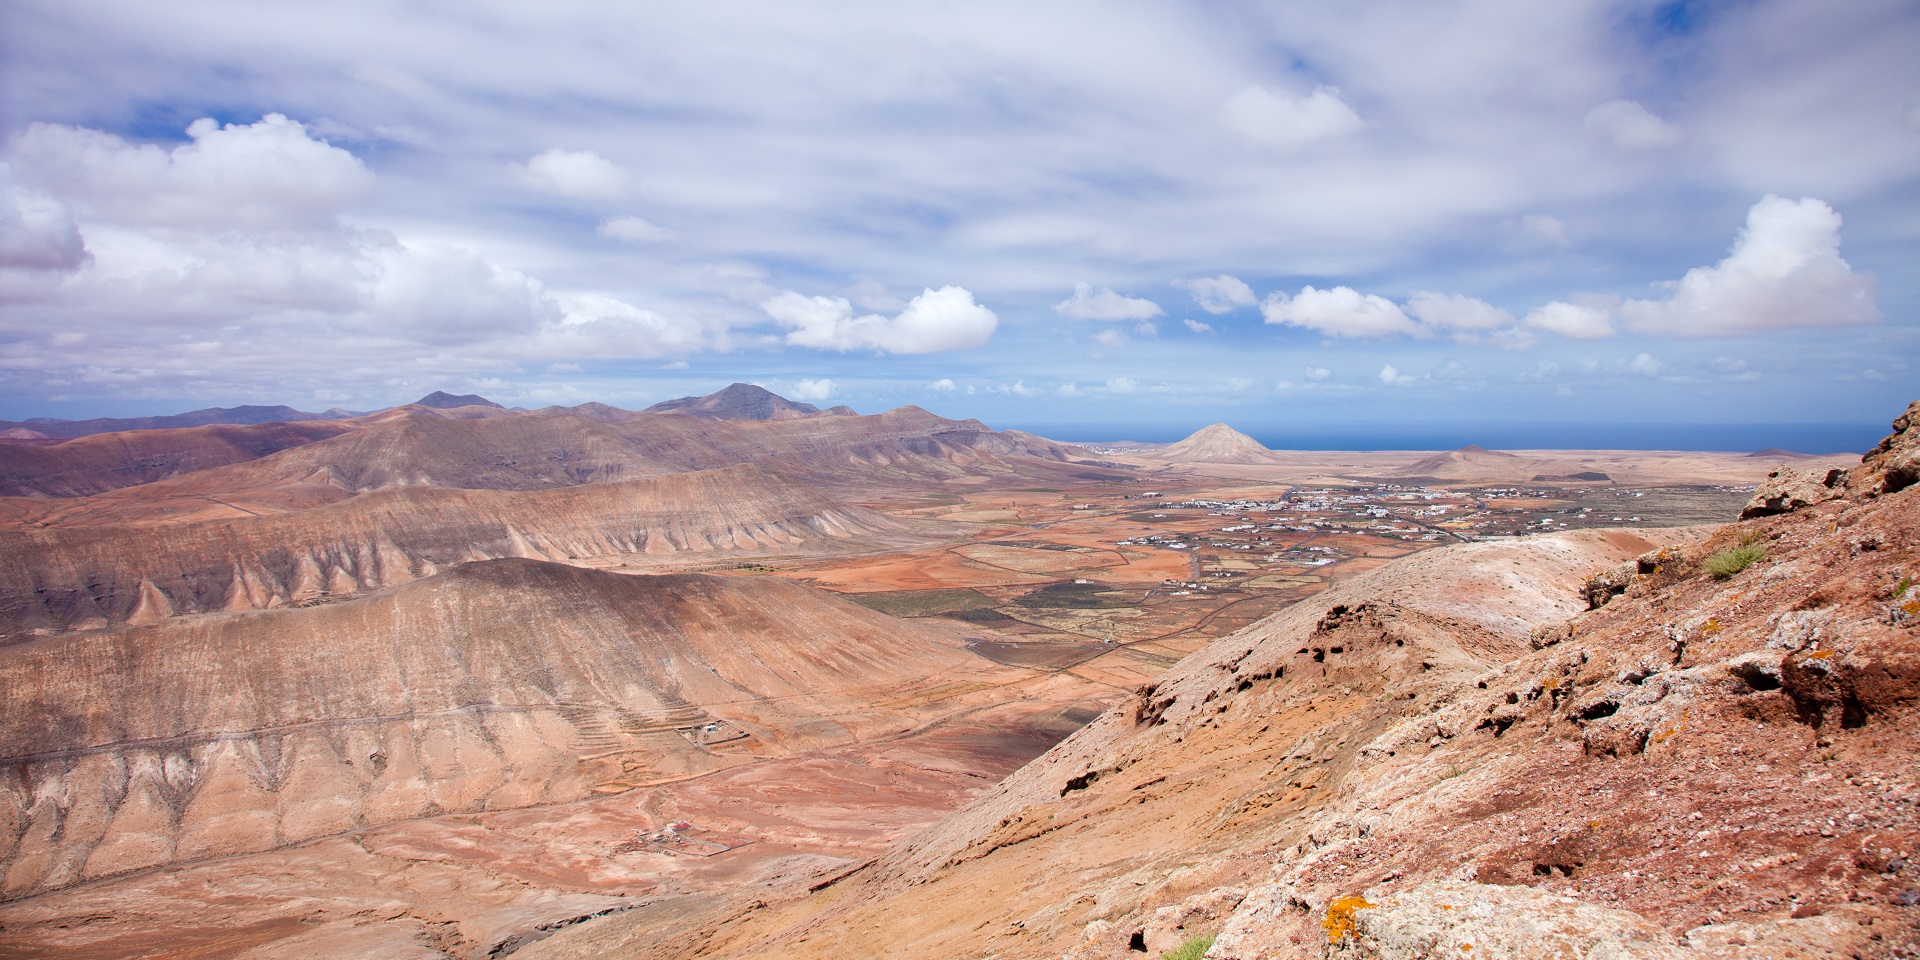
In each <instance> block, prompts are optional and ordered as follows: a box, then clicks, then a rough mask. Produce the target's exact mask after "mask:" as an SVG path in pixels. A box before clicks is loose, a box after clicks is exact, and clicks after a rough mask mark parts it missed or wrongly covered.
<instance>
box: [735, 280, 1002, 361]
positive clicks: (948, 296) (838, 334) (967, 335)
mask: <svg viewBox="0 0 1920 960" xmlns="http://www.w3.org/2000/svg"><path fill="white" fill-rule="evenodd" d="M760 307H761V309H763V310H765V311H766V313H767V315H768V316H770V317H772V318H773V319H774V320H775V322H777V323H779V324H780V325H782V326H784V327H788V328H789V329H790V330H791V332H790V333H788V334H787V338H786V339H787V342H788V343H791V344H794V345H796V346H802V347H814V348H816V349H821V350H839V351H841V352H845V351H848V350H861V349H873V350H880V351H882V352H885V353H939V352H943V351H947V350H965V349H968V348H971V347H977V346H980V345H981V344H984V343H986V342H987V340H988V338H990V337H992V336H993V331H994V330H995V329H996V328H997V327H998V326H999V324H1000V320H999V318H998V317H996V316H994V314H993V311H991V310H989V309H987V308H986V307H983V306H981V305H979V304H977V303H975V302H974V300H973V294H971V293H969V292H967V291H966V290H965V289H964V288H961V287H954V286H946V287H941V288H940V289H938V290H934V289H931V288H929V289H927V290H925V291H923V292H922V293H921V294H920V295H919V296H917V297H914V298H913V299H912V300H910V301H908V302H907V306H906V309H904V310H902V311H900V313H899V314H898V315H896V316H894V317H892V318H888V317H883V316H880V315H878V314H868V315H866V316H859V317H856V316H854V315H853V305H852V304H851V303H849V302H847V300H846V299H844V298H842V297H808V296H805V295H803V294H799V293H794V292H792V291H788V292H786V293H782V294H780V295H778V296H776V297H772V298H770V299H768V300H766V301H764V302H763V303H761V305H760Z"/></svg>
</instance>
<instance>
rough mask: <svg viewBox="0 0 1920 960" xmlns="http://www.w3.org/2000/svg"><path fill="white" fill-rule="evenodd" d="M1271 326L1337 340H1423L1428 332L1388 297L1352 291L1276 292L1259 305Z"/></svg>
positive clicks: (1302, 289)
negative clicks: (1399, 338)
mask: <svg viewBox="0 0 1920 960" xmlns="http://www.w3.org/2000/svg"><path fill="white" fill-rule="evenodd" d="M1260 313H1261V314H1262V315H1263V316H1264V317H1265V318H1266V321H1267V322H1268V323H1271V324H1279V325H1284V326H1291V327H1305V328H1307V329H1309V330H1315V331H1318V332H1320V333H1324V334H1327V335H1329V336H1335V337H1386V336H1394V335H1406V336H1416V337H1417V336H1421V335H1423V334H1424V333H1425V331H1424V330H1423V329H1422V328H1421V327H1420V326H1419V325H1418V324H1416V323H1414V322H1413V320H1411V319H1409V318H1408V317H1407V315H1406V313H1405V312H1404V311H1402V310H1401V309H1400V308H1399V307H1398V306H1396V305H1395V304H1394V302H1393V301H1391V300H1388V299H1387V298H1386V297H1382V296H1378V295H1376V294H1371V293H1361V292H1359V291H1357V290H1355V289H1353V288H1352V287H1334V288H1333V289H1331V290H1320V289H1316V288H1314V287H1311V286H1308V287H1303V288H1301V290H1300V294H1299V295H1298V296H1294V297H1289V296H1287V295H1286V294H1285V293H1282V292H1279V291H1275V292H1274V293H1272V294H1270V295H1269V296H1268V297H1267V299H1266V301H1265V302H1264V303H1262V304H1261V305H1260Z"/></svg>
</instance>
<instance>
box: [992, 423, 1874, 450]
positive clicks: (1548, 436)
mask: <svg viewBox="0 0 1920 960" xmlns="http://www.w3.org/2000/svg"><path fill="white" fill-rule="evenodd" d="M1228 425H1229V426H1231V427H1233V428H1234V429H1235V430H1238V431H1240V432H1241V433H1244V434H1246V435H1247V436H1250V437H1252V438H1254V439H1255V440H1258V441H1260V443H1261V444H1263V445H1265V446H1266V447H1268V448H1269V449H1273V450H1457V449H1459V448H1461V447H1464V446H1468V445H1470V444H1471V445H1477V446H1481V447H1485V448H1487V449H1489V450H1692V451H1701V452H1727V453H1755V452H1758V451H1761V450H1772V449H1779V450H1788V451H1792V452H1794V453H1811V454H1827V453H1856V454H1857V453H1865V452H1866V451H1868V450H1870V449H1872V448H1873V446H1874V445H1875V444H1877V443H1879V442H1880V438H1881V437H1884V436H1886V435H1887V433H1888V431H1889V429H1890V428H1889V427H1888V426H1887V424H1885V423H1550V422H1542V423H1534V422H1525V423H1521V422H1495V421H1445V420H1434V421H1397V422H1393V423H1375V422H1363V421H1349V422H1338V421H1318V422H1296V421H1287V422H1272V421H1264V422H1263V421H1257V420H1255V421H1246V422H1244V423H1232V422H1229V423H1228ZM993 426H995V427H997V428H999V429H1013V430H1024V431H1026V432H1028V433H1035V434H1039V435H1040V436H1043V437H1046V438H1047V439H1049V440H1059V441H1062V442H1066V443H1094V444H1098V443H1114V442H1120V441H1126V440H1135V441H1139V442H1142V443H1171V442H1173V441H1175V440H1180V439H1183V438H1185V437H1186V436H1188V435H1189V434H1191V433H1193V432H1194V431H1195V430H1198V429H1200V428H1201V427H1203V426H1206V424H1184V423H1141V424H1136V425H1132V426H1126V425H1115V424H1110V423H1107V424H1085V423H1077V424H1067V423H1027V424H994V425H993Z"/></svg>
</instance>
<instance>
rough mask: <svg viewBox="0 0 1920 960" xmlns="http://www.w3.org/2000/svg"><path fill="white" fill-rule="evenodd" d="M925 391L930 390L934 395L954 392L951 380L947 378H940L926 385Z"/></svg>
mask: <svg viewBox="0 0 1920 960" xmlns="http://www.w3.org/2000/svg"><path fill="white" fill-rule="evenodd" d="M927 389H929V390H932V391H934V392H935V393H952V392H953V391H954V385H953V380H952V379H951V378H949V377H941V378H940V379H938V380H935V381H934V382H932V383H929V384H927Z"/></svg>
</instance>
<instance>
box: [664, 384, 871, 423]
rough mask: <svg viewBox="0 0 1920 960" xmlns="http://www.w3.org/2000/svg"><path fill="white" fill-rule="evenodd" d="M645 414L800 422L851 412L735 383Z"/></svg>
mask: <svg viewBox="0 0 1920 960" xmlns="http://www.w3.org/2000/svg"><path fill="white" fill-rule="evenodd" d="M646 412H647V413H684V414H687V415H688V416H694V417H701V418H703V419H707V420H801V419H805V418H807V417H818V416H827V415H832V416H840V415H843V414H852V413H853V411H852V410H850V409H848V408H846V407H835V408H833V410H831V411H823V410H821V409H820V408H819V407H816V406H814V405H813V404H811V403H797V402H795V401H792V400H788V399H787V398H785V397H782V396H780V395H779V394H776V393H774V392H772V391H770V390H768V389H766V388H765V387H757V386H754V385H753V384H750V383H736V384H733V385H731V386H728V387H726V388H725V389H722V390H720V391H719V392H717V393H710V394H708V395H706V396H704V397H681V398H679V399H678V400H662V401H660V402H659V403H656V404H654V405H653V406H651V407H648V408H647V409H646Z"/></svg>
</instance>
